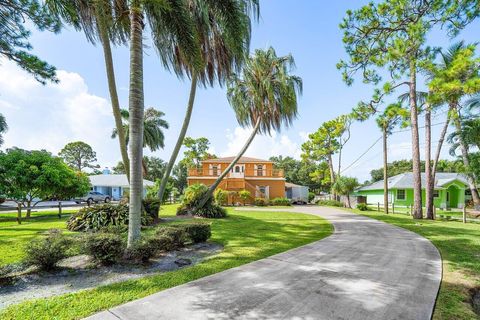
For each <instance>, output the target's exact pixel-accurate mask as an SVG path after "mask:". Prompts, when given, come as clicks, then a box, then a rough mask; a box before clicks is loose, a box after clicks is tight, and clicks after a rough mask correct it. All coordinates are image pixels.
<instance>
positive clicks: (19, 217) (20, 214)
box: [17, 203, 22, 224]
mask: <svg viewBox="0 0 480 320" xmlns="http://www.w3.org/2000/svg"><path fill="white" fill-rule="evenodd" d="M17 223H18V224H22V205H21V204H20V203H17Z"/></svg>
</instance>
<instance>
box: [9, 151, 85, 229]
mask: <svg viewBox="0 0 480 320" xmlns="http://www.w3.org/2000/svg"><path fill="white" fill-rule="evenodd" d="M88 190H90V181H89V179H88V177H87V176H86V175H85V174H83V173H81V172H78V171H77V172H76V171H74V170H72V169H71V168H69V167H68V166H67V165H66V164H65V163H64V162H63V161H62V159H60V158H58V157H54V156H52V155H51V154H50V153H49V152H47V151H45V150H41V151H26V150H22V149H18V148H13V149H7V152H6V153H0V194H4V195H5V196H6V197H7V198H9V199H12V200H14V201H15V202H17V203H18V204H20V205H22V206H23V207H26V208H27V215H26V217H27V218H29V217H30V212H31V208H32V207H34V206H36V205H37V204H38V203H39V202H41V201H44V200H45V199H49V198H52V197H57V198H60V199H68V198H72V197H76V196H83V195H84V194H85V193H87V192H88ZM19 218H21V217H19ZM19 222H20V219H19Z"/></svg>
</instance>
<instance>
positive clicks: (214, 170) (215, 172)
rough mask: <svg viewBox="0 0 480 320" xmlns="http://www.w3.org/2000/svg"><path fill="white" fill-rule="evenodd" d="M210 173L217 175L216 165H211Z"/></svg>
mask: <svg viewBox="0 0 480 320" xmlns="http://www.w3.org/2000/svg"><path fill="white" fill-rule="evenodd" d="M212 175H214V176H218V167H217V166H216V165H214V166H213V167H212Z"/></svg>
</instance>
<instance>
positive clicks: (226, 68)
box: [158, 0, 259, 199]
mask: <svg viewBox="0 0 480 320" xmlns="http://www.w3.org/2000/svg"><path fill="white" fill-rule="evenodd" d="M189 11H190V13H191V14H192V15H193V17H194V22H195V28H196V30H197V33H198V35H199V40H200V47H201V55H202V69H195V68H192V66H190V65H188V64H185V62H184V61H183V60H182V59H178V58H176V59H173V70H174V71H175V72H176V73H177V74H179V75H180V76H181V75H183V73H187V74H188V75H191V86H190V94H189V99H188V104H187V109H186V111H185V116H184V120H183V124H182V128H181V130H180V133H179V135H178V138H177V142H176V143H175V147H174V148H173V151H172V155H171V156H170V160H169V161H168V165H167V168H166V170H165V174H164V176H163V178H162V182H161V184H160V188H159V191H158V197H159V199H163V194H164V192H165V188H166V187H167V182H168V179H169V177H170V174H171V171H172V169H173V166H174V165H175V161H176V160H177V156H178V153H179V152H180V148H181V146H182V144H183V140H184V139H185V135H186V133H187V129H188V125H189V123H190V118H191V116H192V111H193V104H194V101H195V94H196V89H197V86H198V83H199V82H200V84H201V85H202V86H205V87H206V86H207V85H208V86H213V84H214V83H215V81H218V83H219V84H220V85H222V84H223V83H224V82H225V80H226V78H227V77H228V76H229V75H230V74H231V72H232V71H233V70H239V68H240V67H241V65H242V63H243V60H244V56H245V55H246V54H247V53H248V51H249V46H250V35H251V23H250V20H251V18H250V15H251V14H253V16H254V18H255V19H257V18H258V15H259V10H258V0H229V1H198V0H197V1H193V0H190V1H189ZM167 49H169V48H167ZM165 56H168V55H166V54H165ZM164 63H165V64H166V65H167V66H169V64H170V63H168V62H166V61H165V62H164Z"/></svg>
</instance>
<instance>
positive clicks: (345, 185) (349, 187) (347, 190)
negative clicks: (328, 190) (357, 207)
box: [332, 177, 359, 208]
mask: <svg viewBox="0 0 480 320" xmlns="http://www.w3.org/2000/svg"><path fill="white" fill-rule="evenodd" d="M358 186H359V183H358V180H357V178H350V177H337V180H335V183H334V184H333V185H332V191H333V192H334V193H336V194H339V195H342V196H345V197H346V199H347V207H348V208H352V206H351V204H350V194H351V193H352V192H353V191H354V190H355V188H357V187H358Z"/></svg>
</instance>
